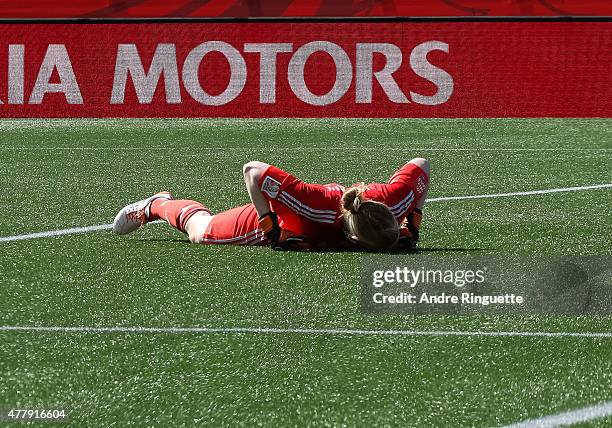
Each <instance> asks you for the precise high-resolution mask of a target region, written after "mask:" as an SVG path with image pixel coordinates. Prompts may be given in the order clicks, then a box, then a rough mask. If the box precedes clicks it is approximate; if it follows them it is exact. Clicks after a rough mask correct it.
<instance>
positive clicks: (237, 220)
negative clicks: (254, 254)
mask: <svg viewBox="0 0 612 428" xmlns="http://www.w3.org/2000/svg"><path fill="white" fill-rule="evenodd" d="M185 229H186V231H187V233H188V234H189V239H190V240H191V242H195V243H198V244H207V245H267V244H268V240H267V238H266V236H265V235H264V233H263V231H262V230H261V228H260V226H259V214H258V213H257V210H256V209H255V206H253V204H247V205H243V206H240V207H236V208H232V209H230V210H227V211H223V212H220V213H218V214H215V215H213V216H206V215H205V214H204V213H197V214H194V215H193V216H192V217H191V218H190V219H189V220H188V221H187V223H186V225H185Z"/></svg>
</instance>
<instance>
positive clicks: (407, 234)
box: [397, 208, 423, 250]
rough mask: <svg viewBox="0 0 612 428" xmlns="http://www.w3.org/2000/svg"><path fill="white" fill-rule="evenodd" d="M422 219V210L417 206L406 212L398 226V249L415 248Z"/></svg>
mask: <svg viewBox="0 0 612 428" xmlns="http://www.w3.org/2000/svg"><path fill="white" fill-rule="evenodd" d="M422 219H423V211H421V210H420V209H418V208H415V210H414V211H412V212H411V213H410V214H408V216H407V217H406V219H405V220H404V221H403V222H402V225H401V227H400V237H399V239H398V241H397V248H398V249H400V250H414V249H415V248H416V246H417V242H418V240H419V229H420V227H421V220H422Z"/></svg>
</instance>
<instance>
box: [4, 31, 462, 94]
mask: <svg viewBox="0 0 612 428" xmlns="http://www.w3.org/2000/svg"><path fill="white" fill-rule="evenodd" d="M355 48H356V49H355V52H356V55H355V64H353V63H352V62H351V58H350V57H349V55H348V54H347V53H346V51H345V50H344V49H343V48H342V47H341V46H339V45H337V44H335V43H332V42H329V41H313V42H310V43H306V44H304V45H302V46H300V47H298V48H297V49H295V46H294V45H293V44H292V43H245V44H244V45H243V53H244V54H249V55H257V56H258V57H259V76H260V77H259V102H260V103H261V104H274V103H275V102H276V92H277V91H276V83H277V74H278V67H277V59H278V56H279V55H289V54H290V55H291V58H290V59H289V63H288V65H287V68H286V70H283V72H284V73H286V79H287V81H288V83H289V87H290V88H291V91H292V92H293V94H294V95H295V96H296V97H297V98H298V99H300V100H301V101H303V102H304V103H306V104H310V105H314V106H325V105H328V104H332V103H335V102H337V101H338V100H340V99H341V98H343V97H344V96H345V95H346V94H347V92H348V91H349V89H350V87H351V83H352V82H353V78H354V80H355V94H354V96H355V98H354V99H355V103H357V104H368V103H372V86H373V81H374V79H376V81H377V82H378V83H379V84H380V86H381V88H382V89H383V91H384V93H385V95H386V97H387V98H388V99H389V100H390V101H391V102H394V103H398V104H405V103H410V102H414V103H417V104H422V105H430V106H433V105H439V104H442V103H445V102H446V101H448V99H449V98H450V97H451V95H452V93H453V78H452V76H451V75H450V74H449V73H448V72H446V71H445V70H443V69H441V68H439V67H437V66H435V65H433V64H431V63H430V62H429V61H428V59H427V54H428V53H429V52H432V51H436V50H438V51H442V52H445V53H448V52H449V47H448V44H446V43H444V42H441V41H436V40H432V41H427V42H424V43H421V44H419V45H417V46H415V47H414V48H413V49H412V50H411V51H410V55H409V63H410V67H411V69H412V71H413V72H414V73H415V74H416V75H417V76H419V77H421V78H423V79H425V80H428V81H429V82H431V83H432V84H433V85H434V86H435V87H436V92H435V94H433V95H422V94H419V93H416V92H412V91H408V92H407V93H408V95H409V97H410V99H408V96H407V95H406V92H404V90H402V89H401V88H400V87H399V85H398V83H397V81H396V80H395V78H394V77H393V74H394V73H395V72H397V71H398V70H399V68H400V66H401V64H402V62H403V53H402V51H401V49H400V48H399V47H398V46H396V45H394V44H391V43H357V44H356V45H355ZM25 50H26V49H25V45H21V44H14V45H9V46H8V74H7V88H8V91H7V92H8V93H7V103H8V104H24V103H26V101H25V90H24V87H25V84H24V83H25ZM211 52H219V53H221V54H222V55H223V56H224V57H225V60H227V62H228V64H229V69H230V76H229V83H228V85H227V87H226V88H225V89H224V90H223V91H222V92H221V93H220V94H218V95H212V94H209V93H207V92H206V91H205V90H204V89H203V88H202V85H201V83H200V80H199V77H198V70H199V68H200V65H201V63H202V61H204V59H205V57H206V55H207V54H209V53H211ZM316 52H325V53H327V54H329V55H330V56H331V58H332V60H333V62H334V65H335V80H334V84H333V86H332V88H331V89H330V90H329V91H328V92H327V93H325V94H323V95H317V94H315V93H313V92H311V90H310V89H309V88H308V85H307V84H306V80H305V78H304V68H305V65H306V62H307V61H308V58H310V56H311V55H313V54H314V53H316ZM375 54H380V55H382V56H384V58H385V63H384V66H383V68H382V69H380V70H376V71H375V70H374V67H373V62H374V55H375ZM29 65H30V64H28V66H29ZM54 70H56V71H57V75H58V77H59V82H56V83H51V76H52V74H53V72H54ZM162 76H163V81H164V89H165V99H166V103H168V104H180V103H181V102H182V98H181V90H180V88H181V83H182V86H183V87H184V88H185V90H186V92H187V93H188V94H189V96H191V98H193V99H194V100H196V101H198V102H199V103H201V104H203V105H207V106H221V105H224V104H227V103H229V102H230V101H232V100H234V99H236V97H238V96H239V95H240V94H241V92H242V91H243V89H244V87H245V85H246V83H247V65H246V62H245V59H244V56H243V54H242V53H241V52H240V51H238V49H236V48H235V47H234V46H232V45H231V44H229V43H226V42H222V41H208V42H204V43H201V44H199V45H198V46H196V47H195V48H193V49H192V50H191V51H190V52H189V54H188V55H187V57H186V58H185V61H184V62H183V64H182V68H181V71H180V74H179V64H178V62H177V55H176V45H175V44H172V43H160V44H158V45H157V46H156V49H155V53H154V55H153V58H152V60H151V63H150V66H149V69H148V70H146V71H145V69H144V66H143V64H142V61H141V58H140V55H139V52H138V49H137V46H136V45H135V44H119V45H118V46H117V56H116V60H115V68H114V76H113V87H112V91H111V98H110V103H111V104H123V103H124V101H125V90H126V85H127V82H128V78H130V79H131V82H132V84H133V85H134V89H135V92H136V96H137V98H138V102H139V103H140V104H150V103H151V102H152V100H153V95H154V94H155V90H156V88H157V86H158V84H159V82H160V80H161V78H162ZM48 93H62V94H64V96H65V98H66V102H67V103H68V104H83V96H82V95H81V90H80V88H79V84H78V81H77V77H76V75H75V73H74V70H73V67H72V63H71V60H70V56H69V54H68V51H67V49H66V46H65V45H63V44H50V45H48V46H47V51H46V53H45V56H44V58H43V60H42V62H41V64H40V67H39V69H38V73H37V77H36V81H35V83H34V86H33V89H32V91H31V93H30V96H29V98H28V100H27V103H28V104H41V103H42V102H43V100H44V97H45V95H46V94H48ZM3 103H4V102H3V101H2V100H0V104H3Z"/></svg>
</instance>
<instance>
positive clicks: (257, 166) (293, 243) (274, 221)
mask: <svg viewBox="0 0 612 428" xmlns="http://www.w3.org/2000/svg"><path fill="white" fill-rule="evenodd" d="M269 167H270V165H269V164H267V163H264V162H259V161H252V162H248V163H247V164H245V165H244V167H243V170H242V172H243V175H244V182H245V184H246V188H247V192H248V193H249V197H250V198H251V202H252V203H253V205H254V206H255V210H257V214H259V227H260V228H261V230H262V231H263V232H264V234H265V235H266V237H267V238H268V240H269V241H270V245H271V247H272V248H273V249H275V250H299V251H301V250H305V249H308V245H307V243H306V242H305V240H304V237H303V236H295V235H294V234H292V233H289V232H287V231H285V230H282V229H281V227H280V226H279V224H278V217H277V215H276V213H275V212H274V211H272V208H271V207H270V202H269V201H268V199H267V198H266V196H265V195H264V194H263V192H262V191H261V186H260V182H261V178H262V177H263V175H264V173H265V172H266V170H267V169H268V168H269Z"/></svg>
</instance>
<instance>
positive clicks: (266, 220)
mask: <svg viewBox="0 0 612 428" xmlns="http://www.w3.org/2000/svg"><path fill="white" fill-rule="evenodd" d="M259 227H260V228H261V230H262V231H263V233H264V235H266V237H267V238H268V240H269V241H270V245H272V246H274V245H275V244H276V243H277V242H278V240H279V239H280V236H281V228H280V226H279V225H278V216H277V215H276V213H275V212H273V211H268V212H267V213H265V214H264V215H262V216H261V217H259Z"/></svg>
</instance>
